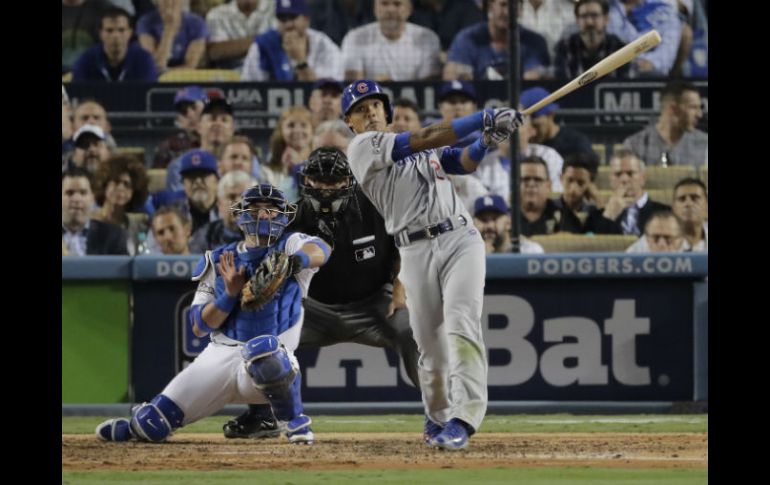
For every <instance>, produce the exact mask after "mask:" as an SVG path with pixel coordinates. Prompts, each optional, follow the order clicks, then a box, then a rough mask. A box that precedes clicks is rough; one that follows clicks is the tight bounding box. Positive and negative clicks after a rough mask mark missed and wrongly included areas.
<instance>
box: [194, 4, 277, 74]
mask: <svg viewBox="0 0 770 485" xmlns="http://www.w3.org/2000/svg"><path fill="white" fill-rule="evenodd" d="M206 27H208V29H209V33H210V34H211V36H210V37H209V43H208V45H207V47H206V55H207V57H208V59H209V63H210V64H211V65H212V66H213V67H220V68H223V69H240V68H241V65H242V64H243V58H244V57H245V56H246V53H247V52H248V51H249V47H250V46H251V43H252V42H253V41H254V36H256V35H259V34H261V33H263V32H267V31H268V30H270V29H271V28H273V27H275V0H232V1H231V2H228V3H224V4H222V5H219V6H218V7H214V8H212V9H211V10H210V11H209V13H208V14H207V15H206Z"/></svg>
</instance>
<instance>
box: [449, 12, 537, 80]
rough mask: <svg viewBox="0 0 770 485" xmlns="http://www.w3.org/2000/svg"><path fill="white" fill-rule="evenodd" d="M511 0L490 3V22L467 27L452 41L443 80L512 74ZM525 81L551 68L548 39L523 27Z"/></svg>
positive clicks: (491, 78)
mask: <svg viewBox="0 0 770 485" xmlns="http://www.w3.org/2000/svg"><path fill="white" fill-rule="evenodd" d="M509 3H510V2H509V1H508V0H486V1H485V8H484V12H485V14H486V17H487V20H486V22H479V23H477V24H474V25H471V26H470V27H466V28H464V29H463V30H461V31H460V32H458V34H457V36H456V37H455V38H454V40H453V41H452V45H450V46H449V51H448V52H447V63H446V65H445V66H444V74H443V77H444V79H446V80H450V81H451V80H454V79H468V80H470V79H475V80H481V79H488V80H501V79H505V78H506V77H507V75H508V4H509ZM519 49H520V52H519V57H520V59H521V71H522V79H525V80H534V79H541V78H543V77H544V76H545V75H546V74H547V72H548V69H549V67H550V65H551V56H550V54H549V52H548V44H547V43H546V40H545V37H543V36H542V35H540V34H538V33H537V32H535V31H534V30H530V29H528V28H526V27H524V26H523V25H519Z"/></svg>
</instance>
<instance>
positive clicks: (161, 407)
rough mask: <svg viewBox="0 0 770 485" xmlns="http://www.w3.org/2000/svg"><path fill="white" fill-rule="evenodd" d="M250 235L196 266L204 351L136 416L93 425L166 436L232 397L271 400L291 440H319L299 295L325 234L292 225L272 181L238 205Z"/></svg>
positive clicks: (292, 209) (102, 430)
mask: <svg viewBox="0 0 770 485" xmlns="http://www.w3.org/2000/svg"><path fill="white" fill-rule="evenodd" d="M231 210H232V211H233V214H234V216H235V218H236V220H237V223H238V226H239V227H240V228H241V230H242V231H243V233H244V236H245V240H244V241H241V242H237V243H231V244H227V245H225V246H221V247H219V248H217V249H215V250H213V251H207V252H206V254H205V255H204V256H203V258H201V260H200V262H199V263H198V266H197V267H196V268H195V270H194V271H193V281H198V282H199V283H198V289H197V291H196V293H195V298H194V300H193V304H192V307H191V308H190V315H191V320H192V322H193V331H194V332H195V334H196V335H198V336H203V335H205V334H206V333H210V334H211V343H210V344H209V345H208V346H207V347H206V348H205V349H204V351H203V352H201V354H200V355H199V356H198V357H197V358H196V359H195V360H194V361H193V362H192V363H191V364H190V365H189V366H188V367H187V368H185V369H184V370H183V371H182V372H180V373H179V374H178V375H177V376H176V377H174V379H172V380H171V382H170V383H169V384H168V385H167V386H166V388H165V389H164V390H163V392H162V393H161V394H159V395H157V396H156V397H155V398H153V399H152V401H150V402H149V403H143V404H140V405H137V406H135V407H134V408H133V409H132V411H131V417H130V418H129V419H126V418H115V419H108V420H107V421H104V422H103V423H101V424H99V426H97V427H96V436H97V437H99V438H100V439H102V440H106V441H128V440H131V439H136V440H142V441H154V442H157V441H164V440H165V439H166V438H168V436H170V435H171V434H172V432H173V431H174V430H175V429H176V428H179V427H181V426H185V425H187V424H190V423H193V422H195V421H198V420H199V419H202V418H204V417H207V416H210V415H212V414H214V413H215V412H217V411H218V410H220V409H221V408H222V407H224V405H225V404H230V403H261V404H269V405H270V406H271V407H272V409H273V412H274V414H275V417H276V419H277V421H278V428H279V429H280V431H281V432H283V433H284V434H285V435H286V436H287V438H288V439H289V441H290V442H292V443H298V444H310V443H312V442H313V432H312V430H311V428H310V424H311V420H310V418H309V417H308V416H306V415H305V414H303V407H302V400H301V397H300V388H301V377H300V373H299V365H298V363H297V359H296V358H295V357H294V353H293V351H294V349H296V347H297V344H298V343H299V336H300V329H301V328H302V320H303V309H302V298H303V296H305V295H306V294H307V289H308V286H309V284H310V280H311V279H312V277H313V275H314V274H315V273H316V272H317V271H318V269H317V268H318V267H319V266H322V265H323V264H324V263H326V261H327V260H328V259H329V255H330V254H331V249H330V247H329V245H328V244H327V243H325V242H324V241H323V240H322V239H319V238H316V237H311V236H308V235H306V234H303V233H300V232H287V231H286V227H287V226H288V225H289V223H290V222H291V220H292V219H293V217H294V215H295V214H296V206H294V205H293V204H289V203H287V201H286V197H285V196H284V195H283V193H282V192H281V191H280V190H278V189H276V188H275V187H273V186H272V185H269V184H261V185H256V186H254V187H251V188H249V189H247V190H246V191H245V192H243V194H242V195H241V199H240V200H239V201H238V202H237V203H235V204H234V205H233V207H232V208H231Z"/></svg>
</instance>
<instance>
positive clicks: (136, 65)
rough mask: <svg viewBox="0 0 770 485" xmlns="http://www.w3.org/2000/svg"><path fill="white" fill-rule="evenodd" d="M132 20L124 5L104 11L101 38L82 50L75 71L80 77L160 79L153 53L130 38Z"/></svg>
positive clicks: (107, 79) (128, 79)
mask: <svg viewBox="0 0 770 485" xmlns="http://www.w3.org/2000/svg"><path fill="white" fill-rule="evenodd" d="M132 33H133V30H132V29H131V21H130V17H129V15H128V12H126V11H125V10H123V9H122V8H117V7H114V8H108V9H107V10H105V11H104V13H103V14H102V21H101V30H99V39H101V42H100V43H99V44H97V45H95V46H93V47H91V48H90V49H88V50H87V51H85V52H84V53H83V55H81V56H80V57H78V60H77V61H75V66H74V68H73V72H72V80H73V81H75V82H78V81H149V82H153V81H156V80H157V79H158V72H157V70H156V69H155V61H154V60H153V58H152V55H151V54H150V53H148V52H147V51H146V50H144V49H142V47H141V46H140V45H139V44H138V43H137V42H131V34H132Z"/></svg>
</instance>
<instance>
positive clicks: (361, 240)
mask: <svg viewBox="0 0 770 485" xmlns="http://www.w3.org/2000/svg"><path fill="white" fill-rule="evenodd" d="M356 204H357V205H358V207H359V208H360V215H359V213H358V211H357V210H355V206H356ZM298 205H299V210H298V212H297V217H296V218H295V219H294V222H292V224H291V226H289V230H290V231H295V232H304V233H305V234H309V235H311V236H319V237H323V234H322V233H321V231H320V230H319V229H318V217H317V216H316V214H315V212H314V211H313V210H312V207H311V206H310V205H309V203H307V202H303V201H301V200H300V202H299V204H298ZM336 220H337V224H336V227H335V229H334V251H332V255H331V257H330V258H329V261H328V262H327V263H326V264H325V265H323V266H322V267H321V268H320V270H319V271H318V273H316V275H315V276H313V280H312V281H311V282H310V289H309V291H308V295H309V296H310V297H311V298H313V299H314V300H317V301H320V302H321V303H328V304H335V303H350V302H353V301H358V300H363V299H364V298H367V297H369V296H371V295H373V294H374V293H375V292H377V291H381V288H382V286H383V285H384V284H385V283H391V282H392V281H393V267H394V265H395V263H396V261H398V249H396V245H395V242H394V240H393V237H392V236H390V235H388V233H387V232H385V221H384V220H383V219H382V216H380V214H379V213H378V212H377V209H375V208H374V206H373V205H372V203H371V202H369V199H367V198H366V196H365V195H363V193H362V192H361V190H360V189H356V191H355V193H354V194H353V197H351V199H350V200H349V201H348V205H347V207H346V208H345V210H344V211H343V212H342V213H338V214H337V215H336Z"/></svg>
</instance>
